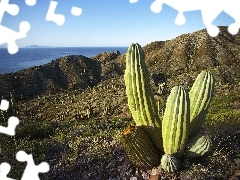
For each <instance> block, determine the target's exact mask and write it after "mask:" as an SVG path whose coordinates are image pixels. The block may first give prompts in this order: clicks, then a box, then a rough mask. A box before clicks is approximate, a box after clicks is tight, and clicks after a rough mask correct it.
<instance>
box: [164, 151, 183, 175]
mask: <svg viewBox="0 0 240 180" xmlns="http://www.w3.org/2000/svg"><path fill="white" fill-rule="evenodd" d="M161 166H162V168H163V169H164V171H166V172H169V173H174V172H176V171H177V170H178V168H179V166H180V163H179V161H178V159H177V158H176V157H175V156H174V155H171V154H164V155H163V156H162V159H161Z"/></svg>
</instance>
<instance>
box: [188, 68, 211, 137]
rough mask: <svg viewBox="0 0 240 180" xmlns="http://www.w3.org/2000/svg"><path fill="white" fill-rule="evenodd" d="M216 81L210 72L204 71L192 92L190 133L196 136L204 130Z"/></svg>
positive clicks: (190, 94)
mask: <svg viewBox="0 0 240 180" xmlns="http://www.w3.org/2000/svg"><path fill="white" fill-rule="evenodd" d="M213 88H214V79H213V75H212V74H211V73H210V72H208V71H202V72H201V73H200V74H199V75H198V76H197V78H196V80H195V82H194V83H193V86H192V88H191V90H190V93H189V97H190V131H189V134H191V136H194V135H196V134H197V133H198V132H199V130H200V129H201V128H202V124H203V123H204V120H205V116H206V113H207V110H208V107H209V105H210V102H211V100H212V97H213Z"/></svg>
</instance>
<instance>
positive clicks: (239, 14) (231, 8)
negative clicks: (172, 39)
mask: <svg viewBox="0 0 240 180" xmlns="http://www.w3.org/2000/svg"><path fill="white" fill-rule="evenodd" d="M129 2H130V3H136V2H138V0H129ZM163 4H166V5H168V6H170V7H172V8H173V9H175V10H177V11H178V15H177V17H176V19H175V24H177V25H183V24H184V23H185V22H186V19H185V16H184V14H183V13H184V12H188V11H196V10H201V14H202V19H203V23H204V25H205V27H206V29H207V32H208V34H209V35H210V36H212V37H216V36H217V35H218V34H219V28H218V27H217V26H215V25H213V24H212V22H213V21H214V20H215V19H216V18H217V17H218V15H219V14H220V13H221V12H223V11H224V12H225V13H227V14H228V15H229V16H231V17H232V18H234V20H235V22H234V23H232V24H230V25H229V26H228V32H229V33H230V34H232V35H235V34H237V33H238V31H239V28H240V0H228V1H226V0H154V2H153V3H152V4H151V6H150V9H151V11H152V12H154V13H160V12H161V10H162V6H163Z"/></svg>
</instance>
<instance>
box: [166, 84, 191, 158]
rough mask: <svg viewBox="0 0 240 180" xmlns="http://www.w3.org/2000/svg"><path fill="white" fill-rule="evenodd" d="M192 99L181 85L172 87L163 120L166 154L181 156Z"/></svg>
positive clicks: (185, 140) (186, 135)
mask: <svg viewBox="0 0 240 180" xmlns="http://www.w3.org/2000/svg"><path fill="white" fill-rule="evenodd" d="M189 105H190V100H189V96H188V93H187V92H186V91H185V90H184V88H183V87H181V86H175V87H173V88H172V91H171V93H170V95H169V96H168V99H167V103H166V109H165V112H164V115H163V120H162V137H163V148H164V152H165V153H166V154H174V155H175V156H176V157H180V156H181V155H182V154H183V152H184V149H185V144H186V142H187V138H188V131H189V121H190V120H189V116H190V112H189V111H190V109H189Z"/></svg>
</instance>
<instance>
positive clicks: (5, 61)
mask: <svg viewBox="0 0 240 180" xmlns="http://www.w3.org/2000/svg"><path fill="white" fill-rule="evenodd" d="M117 50H118V51H119V52H120V53H121V54H124V53H126V51H127V47H57V48H53V47H50V48H47V47H44V48H20V49H19V51H18V52H17V53H16V54H13V55H11V54H9V53H8V51H7V49H5V48H0V74H5V73H10V72H16V71H19V70H22V69H26V68H29V67H33V66H39V65H43V64H47V63H49V62H50V61H51V60H55V59H57V58H60V57H63V56H67V55H83V56H86V57H92V56H95V55H97V54H100V53H102V52H115V51H117Z"/></svg>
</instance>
